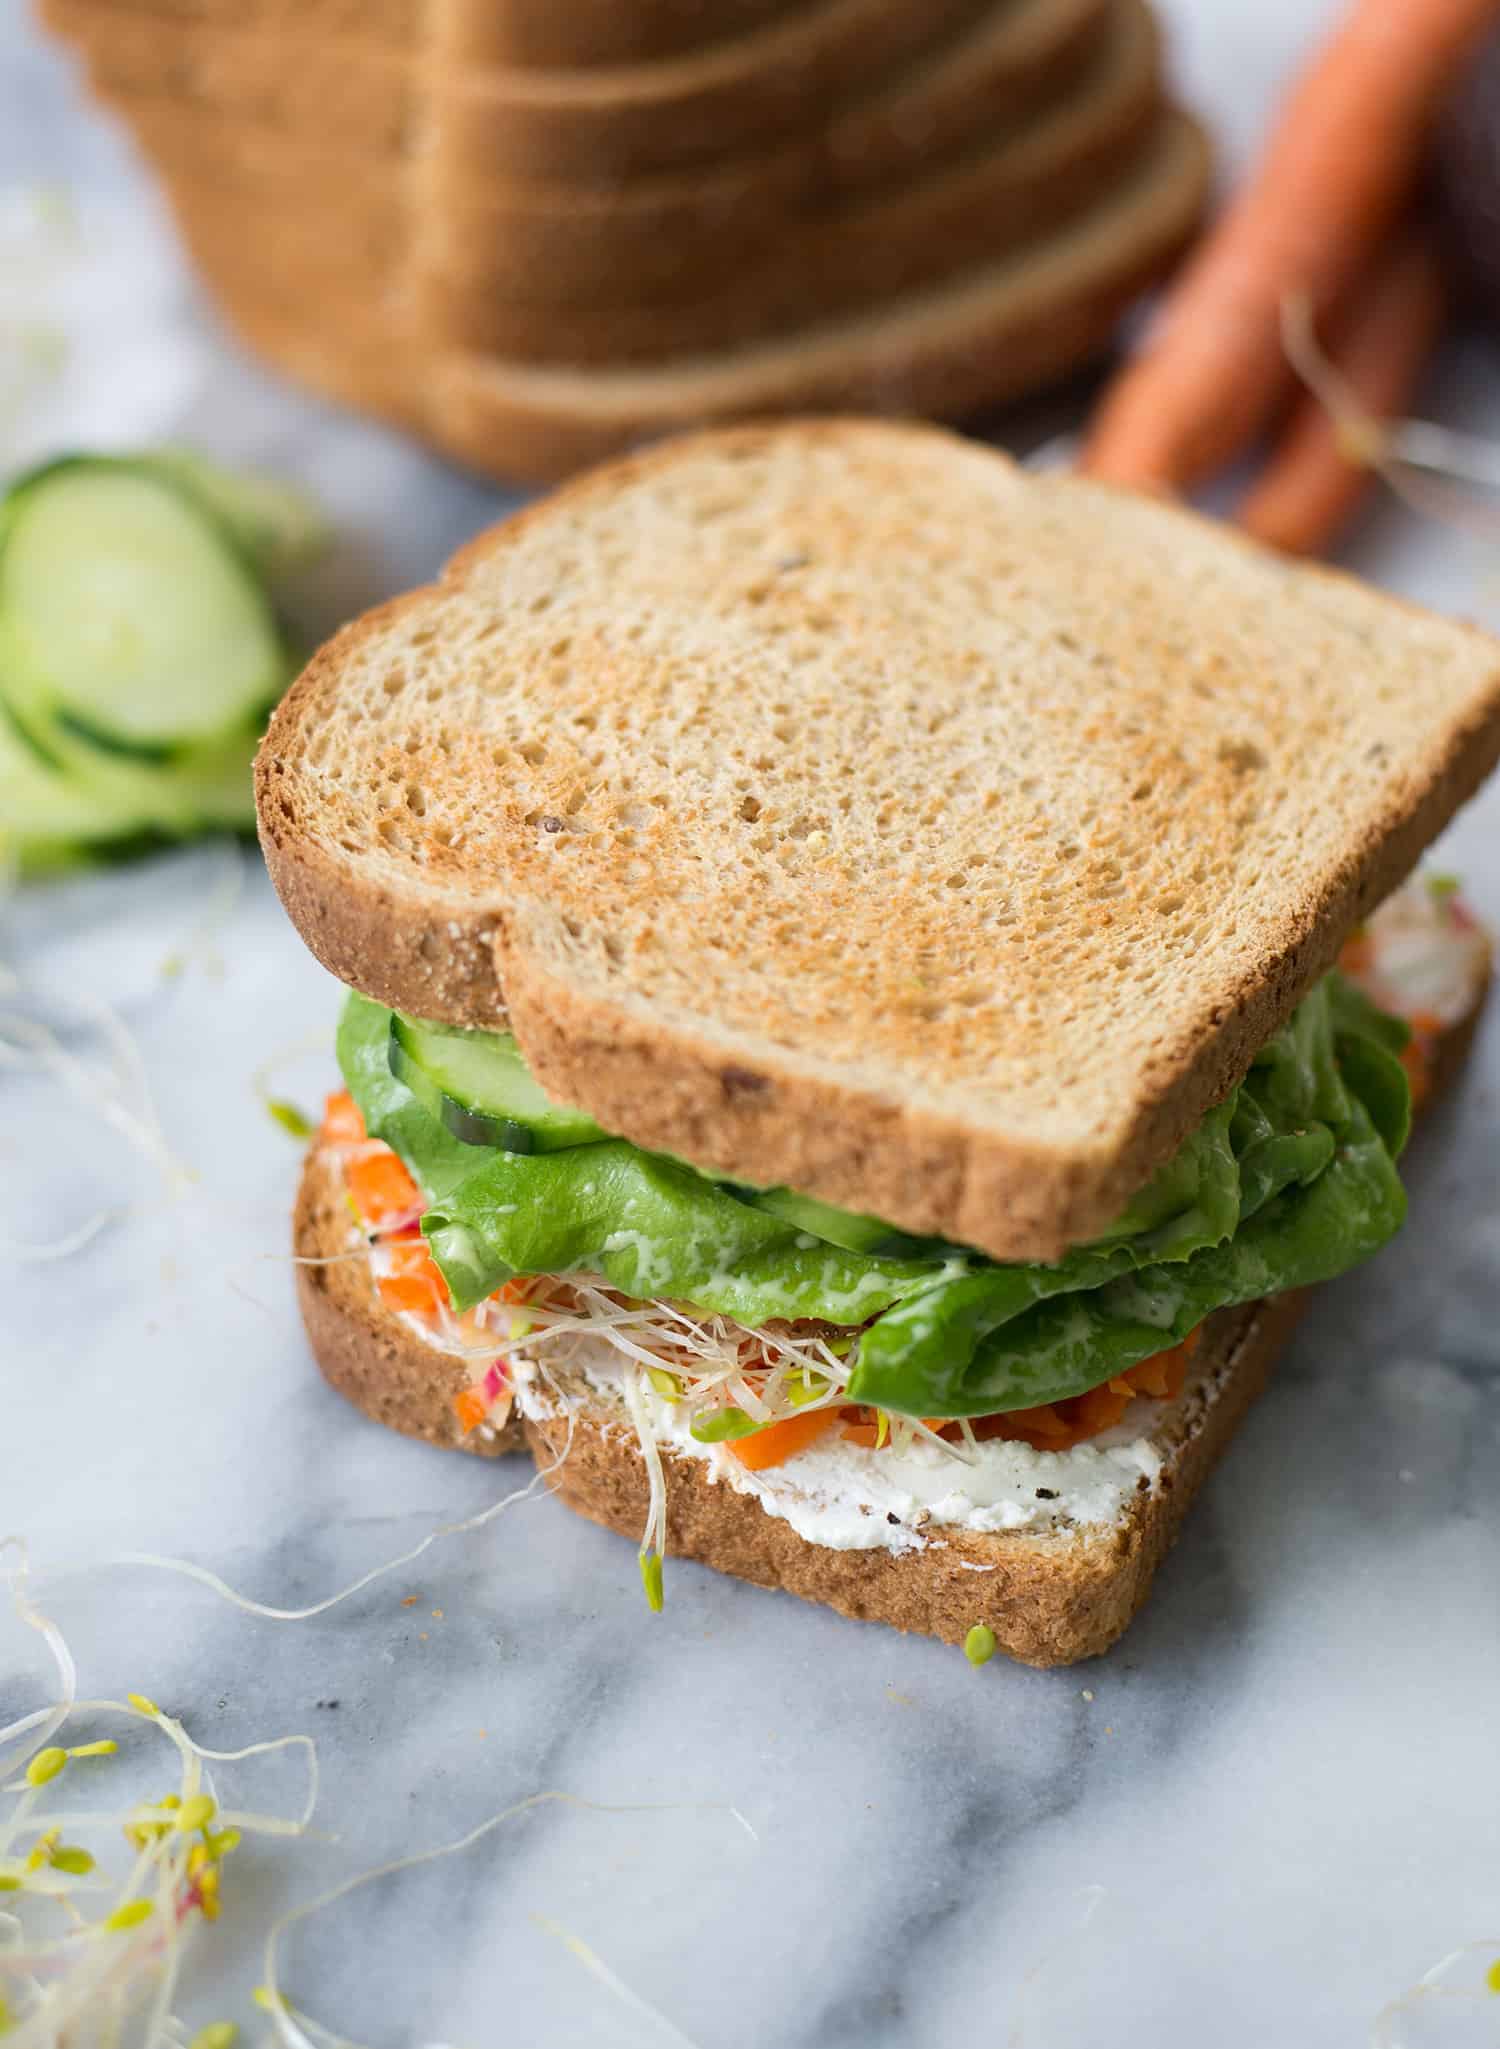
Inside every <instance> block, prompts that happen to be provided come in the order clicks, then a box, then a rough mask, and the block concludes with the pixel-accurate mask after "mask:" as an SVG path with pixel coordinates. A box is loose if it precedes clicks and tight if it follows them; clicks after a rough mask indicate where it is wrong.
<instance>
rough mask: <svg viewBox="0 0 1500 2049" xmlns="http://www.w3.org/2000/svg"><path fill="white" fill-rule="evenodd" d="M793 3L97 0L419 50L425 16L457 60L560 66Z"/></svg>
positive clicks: (104, 12)
mask: <svg viewBox="0 0 1500 2049" xmlns="http://www.w3.org/2000/svg"><path fill="white" fill-rule="evenodd" d="M796 4H797V0H567V4H566V5H565V6H559V5H558V4H557V0H440V5H439V6H437V7H435V8H434V7H429V6H428V5H427V4H426V0H91V5H92V10H93V12H94V13H95V14H97V15H98V16H99V18H100V20H101V21H107V20H117V19H119V18H120V17H122V16H123V17H126V18H127V19H134V18H140V19H142V20H145V21H148V22H150V23H152V24H153V25H155V26H156V28H157V32H158V33H159V34H168V33H170V27H169V24H171V23H172V22H189V23H193V24H195V25H201V26H204V27H213V28H216V29H228V30H246V29H254V30H255V31H256V32H257V33H259V34H262V35H268V36H273V37H280V36H285V35H286V34H287V33H288V32H289V31H290V32H291V33H293V34H295V35H299V36H333V37H338V36H344V35H358V36H360V37H362V38H364V39H366V40H367V41H371V42H388V43H394V44H397V45H401V46H410V47H414V46H415V45H416V44H417V43H418V42H419V41H420V39H421V37H422V35H423V33H424V31H425V29H426V25H427V22H428V20H429V18H432V19H433V20H434V21H435V24H436V27H437V29H438V32H439V34H440V35H441V39H442V44H443V47H444V49H445V50H446V51H447V53H448V54H449V55H450V56H452V57H453V58H455V59H458V60H467V61H468V62H471V63H476V64H508V65H520V66H539V67H543V68H558V69H564V68H569V67H572V66H574V65H634V64H646V63H650V62H652V61H654V60H655V59H658V58H661V57H675V56H681V55H683V54H684V53H686V52H687V51H690V50H695V49H699V48H702V47H705V46H707V45H710V44H713V43H718V42H723V41H727V40H730V39H731V38H733V37H736V36H743V35H747V34H749V33H751V32H752V31H753V30H755V29H758V28H760V27H761V26H762V25H763V24H765V23H766V22H769V21H771V20H773V19H774V18H775V17H776V16H777V15H779V14H782V13H785V12H788V11H789V10H790V8H791V7H793V6H794V5H796Z"/></svg>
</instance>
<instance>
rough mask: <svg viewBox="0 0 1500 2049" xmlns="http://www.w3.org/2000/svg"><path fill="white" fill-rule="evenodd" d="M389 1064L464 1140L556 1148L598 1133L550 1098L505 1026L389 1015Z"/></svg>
mask: <svg viewBox="0 0 1500 2049" xmlns="http://www.w3.org/2000/svg"><path fill="white" fill-rule="evenodd" d="M390 1062H391V1072H392V1073H393V1074H394V1075H395V1077H396V1079H397V1080H398V1081H403V1082H405V1084H406V1086H407V1087H408V1088H409V1089H410V1090H411V1092H412V1094H413V1095H414V1096H415V1097H416V1098H417V1100H418V1102H420V1103H421V1104H422V1105H423V1106H424V1107H425V1108H426V1109H428V1110H430V1111H431V1112H432V1113H433V1115H434V1116H435V1117H438V1118H440V1119H441V1121H442V1122H443V1123H444V1124H445V1125H446V1126H447V1128H448V1129H449V1131H451V1132H452V1133H453V1136H454V1137H455V1138H459V1139H462V1140H463V1141H464V1143H465V1144H466V1145H495V1146H499V1147H500V1148H501V1149H502V1150H503V1151H505V1152H508V1153H560V1152H564V1151H566V1150H567V1148H568V1147H569V1146H575V1145H588V1144H590V1143H591V1141H593V1140H594V1139H599V1138H603V1136H604V1133H603V1132H602V1131H601V1130H600V1129H599V1127H598V1125H597V1124H596V1123H595V1122H594V1120H593V1118H592V1117H590V1116H588V1115H587V1114H586V1113H585V1112H584V1111H582V1110H573V1109H569V1108H568V1107H567V1105H566V1104H563V1103H554V1102H553V1100H552V1098H551V1097H550V1096H549V1095H548V1094H547V1093H546V1092H545V1090H543V1089H542V1087H541V1086H540V1084H539V1083H537V1082H536V1081H535V1080H534V1079H533V1078H532V1074H531V1070H530V1068H528V1066H527V1065H526V1062H525V1061H524V1060H523V1059H522V1057H521V1049H520V1047H519V1046H517V1044H516V1042H515V1040H514V1039H513V1038H512V1037H511V1036H510V1034H509V1032H465V1031H459V1030H456V1029H455V1028H453V1027H452V1026H449V1025H435V1024H426V1023H423V1022H420V1021H419V1020H418V1019H416V1018H411V1017H402V1016H400V1015H399V1014H395V1015H393V1016H392V1018H391V1041H390Z"/></svg>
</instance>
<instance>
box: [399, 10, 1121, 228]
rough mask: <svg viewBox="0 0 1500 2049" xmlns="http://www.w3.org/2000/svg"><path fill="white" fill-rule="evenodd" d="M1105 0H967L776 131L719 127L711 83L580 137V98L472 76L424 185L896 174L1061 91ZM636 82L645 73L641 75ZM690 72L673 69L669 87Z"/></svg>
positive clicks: (791, 184) (449, 111) (823, 186)
mask: <svg viewBox="0 0 1500 2049" xmlns="http://www.w3.org/2000/svg"><path fill="white" fill-rule="evenodd" d="M1106 4H1107V0H979V4H978V5H977V6H975V7H972V8H969V9H966V10H957V11H954V10H947V11H945V12H944V14H943V17H942V19H941V21H940V22H939V23H938V24H937V25H936V26H937V32H936V33H935V34H934V35H933V36H932V37H931V38H930V39H929V40H928V41H927V42H926V43H925V44H924V46H923V47H922V48H921V49H920V50H917V51H912V52H904V53H902V54H901V55H900V56H899V58H898V61H896V62H894V63H890V64H886V65H884V66H882V65H880V64H879V63H877V64H875V65H874V66H873V67H872V68H870V69H869V70H868V72H867V73H866V75H865V76H864V77H862V78H861V79H860V80H858V81H857V82H856V83H855V84H854V85H852V86H847V85H841V84H840V83H839V81H838V80H837V78H835V79H832V80H830V81H829V82H828V83H827V84H826V85H825V86H824V87H823V88H822V89H821V90H816V91H814V92H813V94H812V95H811V96H810V97H809V98H807V99H806V100H805V101H804V102H803V103H802V105H801V106H800V108H797V109H795V110H794V112H795V118H787V119H785V120H784V121H783V122H782V123H780V124H778V125H779V129H780V132H779V134H778V135H762V134H757V133H754V132H751V133H748V134H746V133H744V132H743V131H744V123H743V119H742V118H737V119H732V120H731V122H730V123H729V125H728V126H727V127H725V128H719V127H718V126H717V125H716V120H717V114H718V112H719V111H721V110H722V109H721V107H718V106H716V105H715V99H717V100H719V101H720V102H722V98H723V93H724V87H723V86H722V85H721V86H718V87H716V89H715V93H714V95H711V96H710V97H709V98H708V99H707V100H706V101H705V104H704V106H703V108H702V110H701V111H698V112H695V113H693V115H692V118H691V122H690V124H689V125H688V126H686V127H679V125H678V123H679V120H680V118H681V116H682V112H683V109H682V108H681V106H679V108H678V109H677V110H676V112H675V114H672V115H669V116H668V117H667V121H668V132H667V133H665V134H658V133H657V132H655V129H654V128H653V126H652V124H651V122H650V120H649V118H648V115H647V107H648V105H649V102H648V101H643V102H642V106H641V111H640V112H639V113H638V114H635V115H633V116H632V118H631V119H629V120H620V121H618V122H616V123H614V124H613V127H612V128H611V129H609V130H606V129H605V128H604V127H603V126H602V124H600V125H599V126H598V127H597V131H596V133H595V134H594V136H592V137H590V136H589V132H588V129H587V128H586V126H585V125H584V122H583V118H582V111H581V110H579V111H578V112H576V113H574V114H572V115H571V116H570V117H569V119H568V121H567V122H566V123H564V124H562V125H556V124H548V123H547V122H546V121H545V120H544V119H543V118H541V117H539V116H537V115H536V114H535V113H534V112H533V110H532V109H531V108H530V106H529V105H528V106H526V107H524V108H521V107H517V106H514V105H512V106H510V107H509V108H508V109H507V112H506V114H505V116H504V117H503V118H500V117H497V116H496V114H495V112H494V109H493V108H492V106H491V105H490V104H489V93H490V91H491V90H492V89H489V88H485V87H483V86H481V87H480V88H479V89H478V90H476V91H473V92H470V93H466V94H457V95H453V96H451V97H449V98H446V99H444V101H443V102H442V105H441V107H440V109H439V110H438V113H437V116H436V118H435V119H434V122H433V127H432V136H431V155H430V179H429V184H430V189H431V190H432V191H433V192H434V193H436V194H439V195H447V194H449V193H457V194H459V195H463V194H465V193H467V192H468V191H470V190H471V189H472V188H473V186H474V185H475V183H476V182H477V181H479V180H486V181H492V180H495V179H498V178H505V177H522V178H529V179H538V178H549V177H550V178H560V179H564V180H572V181H575V182H580V181H582V180H585V179H587V180H592V181H614V182H616V183H618V182H621V181H625V180H629V181H631V182H635V181H637V180H641V181H644V180H648V179H649V180H652V181H653V182H654V181H660V180H666V179H669V178H671V177H673V176H677V177H681V176H684V175H688V174H689V167H690V171H691V174H694V175H699V176H701V177H703V178H704V179H706V180H709V181H711V182H712V183H714V184H716V185H717V184H719V183H720V182H721V181H722V180H725V179H728V180H734V179H739V180H740V181H741V182H743V181H746V180H759V181H760V182H761V184H762V185H763V186H764V188H765V189H766V191H767V192H769V193H772V194H777V195H781V196H782V204H784V205H786V204H793V203H795V202H796V201H797V200H798V199H799V198H800V196H801V195H803V194H812V195H820V194H821V195H831V194H832V193H834V192H837V191H840V190H842V191H853V190H856V189H862V188H864V187H866V186H868V185H871V184H875V183H880V182H883V181H888V180H890V179H893V178H897V177H900V176H902V175H903V174H904V172H905V170H906V168H907V167H908V166H909V165H911V164H914V163H917V162H920V161H922V160H923V159H924V158H925V157H926V156H928V155H929V154H930V153H931V151H932V148H933V146H934V142H935V141H936V142H941V143H942V144H943V145H944V146H946V147H949V148H958V147H960V146H961V145H962V143H963V142H964V141H965V140H967V139H969V138H976V139H977V138H978V137H979V136H980V135H981V134H983V133H984V132H985V131H986V128H989V129H991V130H992V131H993V130H996V129H998V128H1000V127H1003V126H1004V125H1005V124H1006V123H1008V122H1010V121H1012V120H1014V119H1016V118H1017V117H1018V116H1022V115H1024V114H1025V113H1027V112H1028V111H1029V110H1030V109H1031V108H1033V107H1034V106H1036V105H1038V104H1040V103H1041V102H1042V101H1043V100H1044V99H1047V98H1050V97H1052V96H1053V95H1055V94H1057V93H1059V92H1061V91H1063V90H1065V89H1066V87H1067V85H1068V83H1069V82H1070V80H1071V78H1072V77H1073V76H1074V74H1075V73H1076V71H1077V70H1078V68H1079V66H1080V65H1081V64H1082V63H1083V62H1084V61H1085V59H1086V57H1087V55H1088V51H1089V47H1090V44H1091V43H1092V40H1093V37H1094V35H1095V33H1096V31H1097V28H1098V25H1099V22H1100V19H1101V17H1102V15H1103V13H1104V10H1105V6H1106ZM787 27H788V28H789V27H790V24H787ZM883 33H886V34H889V33H890V24H885V25H884V26H883ZM641 83H642V86H643V87H646V86H649V84H650V80H649V79H648V78H646V77H645V75H644V74H643V75H642V78H641ZM794 83H795V81H793V86H794ZM689 85H690V81H689V80H687V79H685V78H684V79H682V80H679V81H678V83H677V86H676V87H675V90H676V91H677V92H678V94H679V98H681V96H682V94H683V92H684V90H685V88H687V87H688V86H689ZM659 86H660V81H658V88H659ZM789 111H791V110H789ZM695 138H696V139H695Z"/></svg>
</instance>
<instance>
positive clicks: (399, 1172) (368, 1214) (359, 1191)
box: [348, 1152, 422, 1227]
mask: <svg viewBox="0 0 1500 2049" xmlns="http://www.w3.org/2000/svg"><path fill="white" fill-rule="evenodd" d="M348 1180H349V1193H350V1194H351V1195H352V1196H353V1198H354V1206H355V1208H356V1209H357V1210H358V1211H359V1213H360V1215H361V1216H362V1217H363V1218H364V1220H365V1222H366V1223H367V1224H372V1225H375V1226H376V1227H378V1226H379V1225H381V1224H384V1223H389V1221H390V1220H391V1218H392V1217H399V1216H404V1215H405V1214H406V1213H407V1211H409V1210H413V1209H416V1208H418V1207H419V1205H420V1203H421V1200H422V1198H421V1196H420V1195H419V1194H418V1192H417V1184H416V1182H415V1181H413V1180H412V1178H411V1176H410V1174H408V1173H407V1171H406V1169H405V1167H403V1166H402V1164H401V1162H400V1161H399V1160H398V1159H397V1157H396V1155H395V1154H394V1153H393V1152H382V1153H372V1154H370V1155H369V1156H368V1157H367V1158H365V1159H362V1160H355V1161H354V1162H353V1163H352V1165H351V1166H350V1168H349V1175H348Z"/></svg>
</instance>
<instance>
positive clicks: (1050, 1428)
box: [972, 1325, 1203, 1451]
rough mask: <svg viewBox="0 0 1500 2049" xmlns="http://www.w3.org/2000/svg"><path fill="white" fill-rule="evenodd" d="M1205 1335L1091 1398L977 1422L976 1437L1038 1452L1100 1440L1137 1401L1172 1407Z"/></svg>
mask: <svg viewBox="0 0 1500 2049" xmlns="http://www.w3.org/2000/svg"><path fill="white" fill-rule="evenodd" d="M1202 1334H1203V1331H1202V1326H1201V1325H1200V1326H1199V1327H1198V1329H1197V1330H1194V1331H1190V1332H1189V1333H1188V1335H1187V1336H1186V1337H1185V1338H1184V1339H1183V1341H1182V1343H1181V1344H1180V1345H1174V1346H1172V1348H1171V1349H1170V1350H1169V1351H1165V1352H1156V1353H1154V1354H1153V1355H1152V1357H1151V1358H1149V1359H1142V1360H1141V1361H1140V1362H1139V1363H1138V1364H1137V1365H1135V1366H1131V1367H1130V1368H1128V1369H1127V1371H1126V1372H1124V1373H1119V1374H1116V1376H1115V1378H1114V1379H1113V1380H1108V1381H1106V1382H1105V1383H1104V1385H1103V1386H1102V1387H1091V1388H1090V1389H1089V1390H1088V1392H1087V1393H1086V1394H1077V1395H1072V1396H1070V1397H1069V1398H1068V1399H1067V1400H1066V1401H1060V1402H1045V1403H1043V1404H1042V1406H1041V1407H1039V1408H1035V1409H1010V1410H1007V1411H1006V1412H1005V1413H1004V1414H1003V1415H999V1416H979V1417H976V1418H975V1420H974V1423H973V1425H972V1428H973V1431H974V1435H975V1436H976V1437H978V1438H979V1439H980V1440H981V1441H983V1440H984V1439H985V1438H988V1437H1001V1438H1006V1439H1008V1440H1011V1441H1013V1442H1017V1443H1021V1444H1029V1445H1030V1446H1031V1447H1032V1449H1033V1450H1034V1451H1070V1450H1071V1449H1072V1447H1073V1446H1074V1445H1075V1444H1084V1443H1086V1442H1087V1441H1088V1439H1089V1438H1090V1437H1097V1436H1098V1435H1099V1432H1100V1431H1101V1430H1110V1429H1112V1428H1113V1427H1114V1425H1115V1424H1116V1423H1118V1422H1119V1420H1120V1418H1121V1417H1122V1416H1123V1415H1124V1414H1125V1411H1126V1410H1127V1409H1128V1408H1129V1406H1130V1404H1131V1402H1132V1401H1133V1400H1134V1398H1135V1397H1136V1395H1138V1394H1144V1395H1151V1396H1153V1397H1154V1398H1155V1399H1156V1400H1158V1401H1170V1400H1172V1399H1173V1398H1174V1397H1175V1396H1177V1395H1179V1394H1181V1392H1182V1389H1183V1384H1184V1382H1185V1381H1186V1379H1187V1369H1188V1361H1189V1359H1191V1357H1192V1356H1193V1353H1194V1352H1195V1351H1196V1350H1197V1349H1198V1343H1199V1340H1200V1338H1201V1337H1202Z"/></svg>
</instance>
